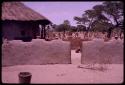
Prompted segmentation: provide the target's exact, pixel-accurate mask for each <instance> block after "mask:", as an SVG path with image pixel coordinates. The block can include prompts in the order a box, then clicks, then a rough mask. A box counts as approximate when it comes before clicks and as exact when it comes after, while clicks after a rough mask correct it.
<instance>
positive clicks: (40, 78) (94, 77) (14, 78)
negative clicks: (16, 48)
mask: <svg viewBox="0 0 125 85" xmlns="http://www.w3.org/2000/svg"><path fill="white" fill-rule="evenodd" d="M80 56H81V54H80V53H75V51H74V50H73V51H72V52H71V57H72V64H53V65H16V66H10V67H2V82H3V83H18V82H19V80H18V79H19V78H18V74H19V72H30V73H31V74H32V79H31V83H39V84H42V83H63V84H64V83H122V82H123V64H110V65H107V70H105V71H99V70H92V69H85V68H82V67H84V66H85V65H82V64H80Z"/></svg>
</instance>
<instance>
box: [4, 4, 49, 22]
mask: <svg viewBox="0 0 125 85" xmlns="http://www.w3.org/2000/svg"><path fill="white" fill-rule="evenodd" d="M2 20H20V21H31V20H33V21H36V20H47V18H46V17H44V16H42V15H40V14H38V13H37V12H35V11H34V10H32V9H30V8H29V7H27V6H25V5H24V4H23V3H21V2H3V3H2Z"/></svg>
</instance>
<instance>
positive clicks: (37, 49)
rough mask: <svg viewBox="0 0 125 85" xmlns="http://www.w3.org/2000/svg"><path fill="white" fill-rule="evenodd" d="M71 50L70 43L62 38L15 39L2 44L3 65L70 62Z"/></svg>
mask: <svg viewBox="0 0 125 85" xmlns="http://www.w3.org/2000/svg"><path fill="white" fill-rule="evenodd" d="M70 50H71V48H70V43H69V42H64V41H61V40H53V41H44V40H41V39H34V40H32V42H22V41H20V40H13V41H10V42H9V43H8V44H7V43H4V44H2V66H9V65H40V64H70V63H71V52H70Z"/></svg>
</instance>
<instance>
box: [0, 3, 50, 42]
mask: <svg viewBox="0 0 125 85" xmlns="http://www.w3.org/2000/svg"><path fill="white" fill-rule="evenodd" d="M48 24H51V21H49V20H48V19H47V18H46V17H45V16H43V15H40V14H39V13H37V12H35V11H34V10H32V9H30V8H29V7H27V6H25V5H24V4H23V3H21V2H3V3H2V37H3V38H7V39H8V40H15V39H20V38H21V37H22V36H27V37H31V38H33V39H35V38H36V37H37V36H39V35H40V34H41V38H45V31H46V30H45V26H46V25H48ZM39 25H41V27H42V28H41V29H42V30H41V32H40V28H39Z"/></svg>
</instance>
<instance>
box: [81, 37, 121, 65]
mask: <svg viewBox="0 0 125 85" xmlns="http://www.w3.org/2000/svg"><path fill="white" fill-rule="evenodd" d="M81 53H82V56H81V62H82V64H93V63H103V64H121V63H123V42H121V41H120V40H110V41H108V42H104V40H102V39H95V40H93V41H86V42H83V43H82V52H81Z"/></svg>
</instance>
